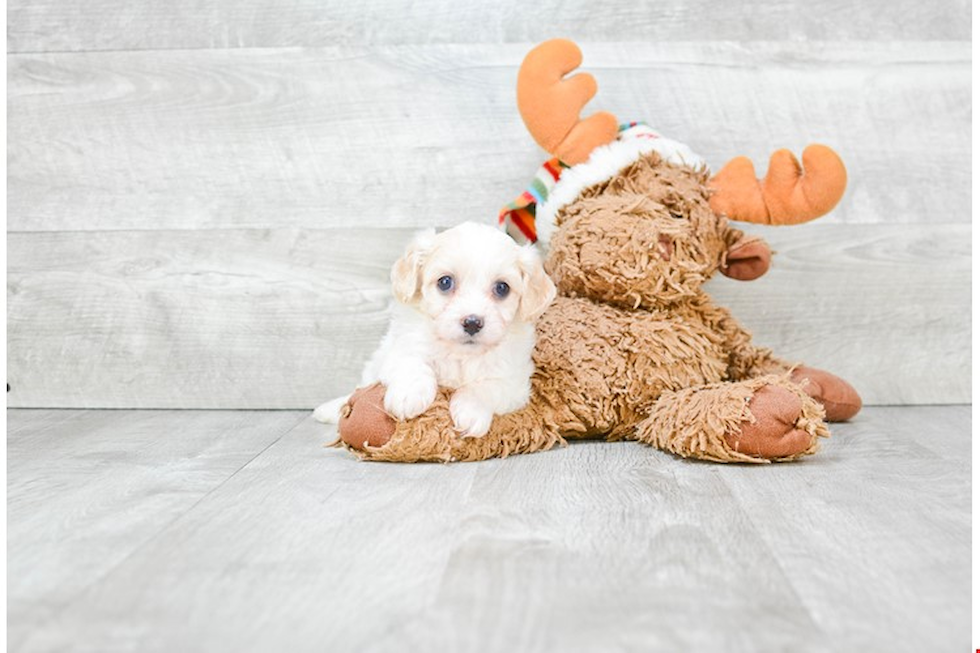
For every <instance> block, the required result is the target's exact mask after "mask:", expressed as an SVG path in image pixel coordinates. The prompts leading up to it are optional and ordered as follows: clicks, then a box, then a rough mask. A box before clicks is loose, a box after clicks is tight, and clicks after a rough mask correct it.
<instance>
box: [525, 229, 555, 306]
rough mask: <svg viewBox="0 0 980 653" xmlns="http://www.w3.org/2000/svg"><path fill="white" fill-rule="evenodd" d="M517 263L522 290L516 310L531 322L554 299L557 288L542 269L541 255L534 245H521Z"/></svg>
mask: <svg viewBox="0 0 980 653" xmlns="http://www.w3.org/2000/svg"><path fill="white" fill-rule="evenodd" d="M518 265H519V267H520V268H521V279H522V280H523V281H524V290H523V291H522V292H521V301H520V304H518V306H517V312H518V314H519V315H520V318H521V319H522V320H524V321H526V322H533V321H534V320H536V319H538V318H539V317H541V314H542V313H544V311H545V309H546V308H548V306H549V305H550V304H551V302H552V300H554V298H555V294H557V289H556V288H555V284H554V282H553V281H552V280H551V277H549V276H548V273H547V272H545V271H544V266H543V265H542V264H541V256H540V255H539V254H538V250H537V249H536V248H535V247H534V245H524V246H523V247H521V253H520V258H519V261H518Z"/></svg>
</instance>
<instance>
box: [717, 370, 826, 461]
mask: <svg viewBox="0 0 980 653" xmlns="http://www.w3.org/2000/svg"><path fill="white" fill-rule="evenodd" d="M749 410H750V411H751V412H752V416H753V417H754V418H755V419H754V421H753V420H745V421H743V422H742V424H741V432H739V433H730V434H728V435H726V436H725V439H726V441H727V442H728V446H730V447H731V448H732V449H734V450H735V451H737V452H739V453H742V454H745V455H748V456H753V457H756V458H766V459H770V460H771V459H778V458H795V457H798V456H802V455H803V454H805V453H811V452H812V450H813V449H814V448H815V442H814V441H815V440H816V437H815V436H814V435H811V434H810V433H808V432H807V431H805V430H803V429H800V428H798V427H797V422H798V421H799V419H800V417H801V416H802V414H803V402H802V401H801V400H800V397H799V396H797V395H796V394H794V393H793V392H791V391H789V390H787V389H786V388H781V387H779V386H775V385H765V386H762V387H761V388H759V389H758V390H756V391H755V394H754V395H753V396H752V399H750V400H749Z"/></svg>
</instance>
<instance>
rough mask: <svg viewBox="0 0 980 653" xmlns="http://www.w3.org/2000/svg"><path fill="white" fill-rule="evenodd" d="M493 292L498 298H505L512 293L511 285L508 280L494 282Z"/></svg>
mask: <svg viewBox="0 0 980 653" xmlns="http://www.w3.org/2000/svg"><path fill="white" fill-rule="evenodd" d="M493 294H494V296H495V297H496V298H497V299H503V298H504V297H506V296H507V295H509V294H510V286H508V285H507V282H506V281H498V282H497V283H495V284H493Z"/></svg>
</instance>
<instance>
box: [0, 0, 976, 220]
mask: <svg viewBox="0 0 980 653" xmlns="http://www.w3.org/2000/svg"><path fill="white" fill-rule="evenodd" d="M351 6H352V7H353V6H354V5H351ZM860 6H864V5H860ZM875 6H877V4H876V3H875ZM734 8H735V6H734V5H733V6H732V10H734ZM168 11H170V9H168ZM738 11H739V12H742V11H743V10H742V9H738ZM862 11H863V10H862ZM903 20H907V19H905V18H903ZM841 24H843V23H841ZM582 46H583V49H584V50H585V53H586V67H587V68H588V69H589V70H592V71H593V72H595V74H596V75H597V77H598V80H599V85H600V91H599V96H598V97H597V98H596V100H595V101H594V103H593V104H594V105H595V108H596V109H609V110H612V111H614V112H616V113H617V114H619V116H620V117H621V118H622V119H623V120H635V119H641V120H646V121H647V122H649V123H651V124H652V125H654V126H656V127H657V128H658V129H659V130H661V131H662V132H663V133H664V134H666V135H669V136H671V137H673V138H676V139H678V140H681V141H684V142H687V143H688V144H690V145H691V146H692V147H693V149H694V150H695V151H697V152H700V153H701V154H702V155H703V156H705V158H706V159H707V161H708V162H709V164H710V165H712V166H714V167H718V166H720V165H722V164H723V163H724V162H725V161H727V160H729V159H730V158H732V157H734V156H736V155H739V154H745V155H748V156H750V157H751V158H752V159H753V160H754V161H755V162H756V165H757V168H758V169H759V172H760V174H762V171H763V170H764V169H765V167H766V164H767V161H768V157H769V155H770V154H771V153H772V152H773V151H775V150H776V149H778V148H782V147H787V148H790V149H791V150H793V151H795V152H797V153H799V152H800V151H801V150H802V148H803V147H804V146H805V145H806V144H807V143H809V142H814V141H815V142H824V143H827V144H829V145H831V146H833V147H835V148H837V149H838V150H839V151H840V152H841V154H842V156H843V158H844V160H845V161H846V162H847V165H848V168H849V173H850V175H849V177H850V187H849V190H848V192H847V194H846V195H845V197H844V200H843V201H842V203H841V205H840V206H839V207H838V208H837V209H836V210H835V211H834V213H833V214H831V215H830V216H828V217H827V218H825V220H826V221H830V222H844V223H889V224H894V223H949V222H959V223H963V224H966V223H968V222H969V220H970V166H969V165H968V161H969V159H970V141H969V138H967V136H968V135H969V133H970V130H971V118H970V115H971V104H972V101H971V84H970V61H971V59H970V47H969V43H968V42H936V43H927V42H917V43H905V42H902V43H888V42H885V43H857V42H851V43H848V42H833V43H813V42H800V43H786V42H782V43H764V42H753V43H731V42H719V43H710V42H697V43H675V42H658V41H653V42H647V43H589V42H583V43H582ZM528 47H529V44H524V43H521V44H503V45H501V44H487V45H457V46H454V45H426V46H372V47H328V48H318V49H302V50H296V49H268V50H189V51H151V52H102V53H70V54H47V55H13V56H11V57H10V58H9V60H8V228H9V229H11V230H15V231H40V230H45V231H47V230H54V231H57V230H73V231H75V230H89V229H93V230H95V229H171V228H173V229H199V228H229V227H252V228H256V227H257V228H266V227H278V226H290V227H304V228H322V227H341V226H343V227H357V228H363V227H369V226H375V227H380V226H398V227H408V226H421V225H427V224H432V223H438V224H449V223H455V222H460V221H463V220H466V219H476V220H492V219H494V218H495V216H496V214H497V212H498V210H499V209H500V207H501V206H502V205H503V204H504V203H506V202H507V201H509V200H511V199H513V198H514V197H516V195H517V194H519V193H520V192H521V191H522V190H523V189H524V188H525V187H526V185H527V184H528V183H529V181H530V179H531V176H532V175H533V173H534V171H535V170H536V169H537V167H538V166H539V165H540V163H541V161H542V160H543V158H544V155H543V153H542V152H540V151H539V150H538V148H537V147H536V146H535V145H534V144H533V142H532V140H531V138H530V136H529V135H527V134H526V132H525V130H524V127H523V124H522V123H521V121H520V119H519V116H518V112H517V109H516V107H515V103H514V84H515V77H516V71H517V66H518V65H519V63H520V61H521V58H522V57H523V56H524V54H525V53H526V51H527V49H528Z"/></svg>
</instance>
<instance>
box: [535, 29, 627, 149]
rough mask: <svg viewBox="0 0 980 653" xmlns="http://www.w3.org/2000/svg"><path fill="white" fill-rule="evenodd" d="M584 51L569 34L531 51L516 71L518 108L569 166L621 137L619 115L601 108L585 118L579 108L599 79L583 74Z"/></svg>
mask: <svg viewBox="0 0 980 653" xmlns="http://www.w3.org/2000/svg"><path fill="white" fill-rule="evenodd" d="M581 64H582V51H581V50H579V48H578V46H577V45H575V44H574V43H572V42H571V41H567V40H565V39H553V40H551V41H545V42H544V43H542V44H541V45H539V46H537V47H536V48H534V49H533V50H531V51H530V52H529V53H528V54H527V56H526V57H524V63H522V64H521V69H520V72H518V73H517V108H518V109H519V110H520V112H521V118H523V119H524V124H525V125H526V126H527V130H528V131H529V132H530V133H531V136H533V137H534V140H535V141H537V143H538V145H540V146H541V147H543V148H544V149H545V150H547V151H548V152H550V153H551V154H554V155H555V156H557V157H558V158H559V159H560V160H561V161H562V162H564V163H566V164H568V165H575V164H576V163H582V162H583V161H585V160H586V159H588V158H589V154H591V153H592V150H594V149H595V148H596V147H598V146H600V145H605V144H606V143H610V142H612V141H613V140H615V139H616V134H617V132H618V130H619V124H618V122H617V120H616V116H614V115H612V114H611V113H606V112H600V113H596V114H594V115H592V116H589V117H588V118H586V119H585V120H580V119H579V112H580V111H581V110H582V109H583V108H584V107H585V105H586V104H587V103H588V101H589V100H591V99H592V97H593V96H594V95H595V93H596V90H597V89H598V86H597V85H596V81H595V78H594V77H592V75H589V74H587V73H579V74H578V75H574V76H572V77H569V78H568V79H563V78H564V77H565V75H567V74H568V73H570V72H572V71H573V70H575V69H576V68H578V67H579V66H580V65H581Z"/></svg>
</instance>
